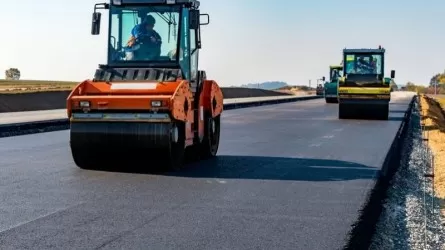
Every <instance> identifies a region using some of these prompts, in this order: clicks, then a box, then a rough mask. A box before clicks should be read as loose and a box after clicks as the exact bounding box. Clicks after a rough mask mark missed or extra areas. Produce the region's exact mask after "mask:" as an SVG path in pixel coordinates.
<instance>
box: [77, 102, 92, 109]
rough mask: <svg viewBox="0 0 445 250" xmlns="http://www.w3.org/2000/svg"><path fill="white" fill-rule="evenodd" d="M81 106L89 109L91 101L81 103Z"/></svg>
mask: <svg viewBox="0 0 445 250" xmlns="http://www.w3.org/2000/svg"><path fill="white" fill-rule="evenodd" d="M79 106H80V107H81V108H89V107H90V102H89V101H80V102H79Z"/></svg>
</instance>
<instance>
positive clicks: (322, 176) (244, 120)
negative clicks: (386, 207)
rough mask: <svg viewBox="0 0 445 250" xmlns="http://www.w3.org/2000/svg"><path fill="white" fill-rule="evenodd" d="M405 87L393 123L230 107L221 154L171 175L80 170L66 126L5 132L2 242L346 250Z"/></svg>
mask: <svg viewBox="0 0 445 250" xmlns="http://www.w3.org/2000/svg"><path fill="white" fill-rule="evenodd" d="M408 96H410V93H396V94H395V96H393V102H394V103H393V104H392V105H391V119H390V121H360V120H349V121H347V120H338V119H337V105H336V104H325V103H324V100H311V101H304V102H296V103H286V104H279V105H271V106H264V107H258V108H245V109H238V110H230V111H226V112H225V113H224V115H223V119H222V141H221V145H220V150H219V156H218V157H217V158H216V159H213V160H209V161H205V162H200V163H195V164H191V165H189V166H188V167H187V168H186V169H185V170H184V171H181V172H180V173H176V174H174V175H173V174H170V175H159V174H153V173H142V174H141V173H125V172H104V171H87V170H81V169H78V168H77V167H76V166H75V165H74V163H73V161H72V158H71V155H70V150H69V147H68V131H59V132H51V133H42V134H33V135H25V136H17V137H8V138H2V139H0V159H1V161H0V190H1V192H0V201H1V202H0V249H48V248H55V249H99V248H104V249H163V250H164V249H306V250H307V249H317V250H322V249H338V248H341V247H342V246H343V245H344V243H345V242H344V241H345V240H346V236H347V233H348V231H349V230H350V228H351V225H352V223H353V222H354V221H355V220H356V219H357V217H358V210H359V209H360V207H361V205H362V204H363V203H364V201H365V198H366V197H365V195H366V193H367V192H368V191H369V190H370V189H371V187H372V185H373V183H374V181H375V176H376V174H377V172H378V171H379V169H380V167H381V165H382V163H383V160H384V157H385V154H386V152H387V150H388V149H389V147H390V144H391V141H392V140H393V138H394V136H395V134H396V131H397V129H398V127H399V125H400V121H401V117H403V112H404V111H405V110H406V109H407V107H408V103H409V99H410V98H408ZM123 167H125V166H123Z"/></svg>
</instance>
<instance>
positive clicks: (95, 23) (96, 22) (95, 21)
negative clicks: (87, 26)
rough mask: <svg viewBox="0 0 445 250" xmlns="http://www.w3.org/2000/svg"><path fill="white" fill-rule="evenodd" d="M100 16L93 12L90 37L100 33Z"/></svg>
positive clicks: (98, 13)
mask: <svg viewBox="0 0 445 250" xmlns="http://www.w3.org/2000/svg"><path fill="white" fill-rule="evenodd" d="M101 17H102V14H101V13H100V12H94V13H93V18H92V22H91V35H99V33H100V19H101Z"/></svg>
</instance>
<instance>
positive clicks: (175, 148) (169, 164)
mask: <svg viewBox="0 0 445 250" xmlns="http://www.w3.org/2000/svg"><path fill="white" fill-rule="evenodd" d="M175 131H176V132H177V135H176V132H175ZM176 136H177V140H176V142H175V139H174V137H176ZM184 158H185V123H184V122H174V123H172V127H171V134H170V145H169V148H168V149H167V156H166V161H165V163H162V164H163V165H164V164H165V165H164V166H163V168H164V169H165V170H167V171H178V170H181V169H182V167H183V164H184Z"/></svg>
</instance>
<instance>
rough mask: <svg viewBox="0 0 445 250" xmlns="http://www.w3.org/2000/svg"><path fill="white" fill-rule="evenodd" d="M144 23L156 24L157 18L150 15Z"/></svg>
mask: <svg viewBox="0 0 445 250" xmlns="http://www.w3.org/2000/svg"><path fill="white" fill-rule="evenodd" d="M142 23H143V24H145V25H155V23H156V19H155V18H154V17H153V16H152V15H148V16H146V17H145V18H144V20H143V21H142Z"/></svg>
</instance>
